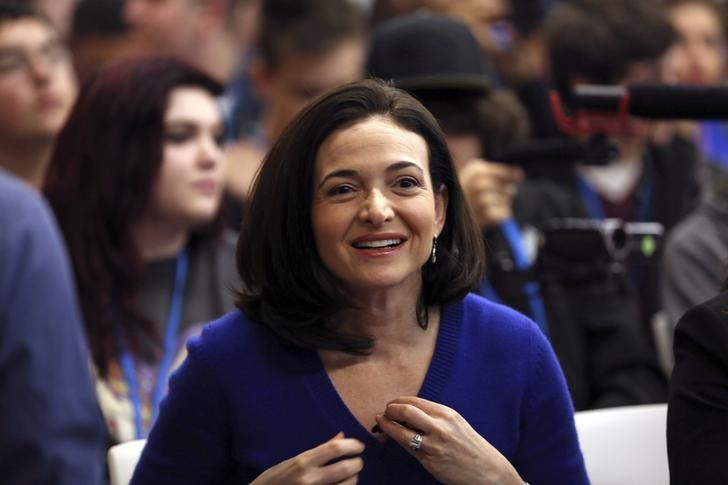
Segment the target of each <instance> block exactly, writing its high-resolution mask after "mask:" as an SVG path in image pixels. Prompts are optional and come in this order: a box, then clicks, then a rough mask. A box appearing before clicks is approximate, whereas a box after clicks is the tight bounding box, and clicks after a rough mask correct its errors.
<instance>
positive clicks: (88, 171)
mask: <svg viewBox="0 0 728 485" xmlns="http://www.w3.org/2000/svg"><path fill="white" fill-rule="evenodd" d="M727 14H728V6H727V5H726V3H725V2H721V1H719V0H609V1H602V0H48V1H45V0H35V1H33V0H27V1H24V2H23V1H7V0H5V1H2V2H0V169H2V170H0V172H1V173H2V175H0V182H1V184H2V185H1V186H0V208H1V211H0V228H2V229H0V232H2V233H3V235H2V236H0V291H2V292H3V293H2V294H0V376H2V377H0V395H2V396H3V398H2V400H1V401H2V404H0V429H2V430H3V431H2V432H0V463H3V462H5V461H6V458H7V457H9V456H14V455H13V453H17V451H15V452H14V451H12V450H13V443H15V444H17V448H16V450H19V449H23V448H22V447H23V446H31V445H28V444H27V443H26V442H25V441H23V440H30V438H28V437H23V436H24V434H25V435H27V436H31V437H32V435H34V434H35V435H39V436H43V438H44V439H43V441H44V444H49V446H51V445H52V442H53V440H54V439H58V440H61V439H63V438H62V436H63V435H64V431H63V429H61V428H63V427H64V426H70V427H73V429H72V430H71V431H70V435H71V438H72V439H73V440H75V442H77V443H80V444H79V445H77V446H74V447H72V448H69V447H66V446H64V445H62V444H61V441H59V442H58V443H59V444H58V445H57V447H58V449H57V450H55V451H54V450H41V449H35V448H32V446H31V448H32V449H33V450H34V451H33V453H36V456H34V457H33V458H31V460H32V461H33V462H34V463H44V464H45V465H47V467H48V469H50V470H51V471H50V472H49V473H50V474H51V475H49V476H62V475H63V474H67V475H68V477H70V480H69V481H67V482H55V481H50V480H48V479H47V478H45V477H44V476H43V475H35V476H32V475H28V476H27V477H26V478H25V481H23V479H21V480H20V481H18V482H17V483H99V480H102V478H101V477H102V475H103V474H104V473H105V471H104V466H105V464H104V463H105V461H104V460H105V457H104V454H103V453H104V451H105V449H106V448H107V447H108V446H109V445H111V444H115V443H119V442H123V441H128V440H132V439H136V438H143V437H145V436H146V434H147V432H148V430H149V428H150V427H151V425H152V423H153V422H154V419H155V416H156V412H157V407H158V405H159V401H160V400H161V398H162V396H163V395H164V393H165V390H166V379H167V376H168V375H169V373H170V372H171V371H172V370H173V369H174V368H176V367H177V366H178V365H179V363H180V362H181V361H182V360H183V359H184V357H185V349H184V343H185V341H186V339H187V338H188V337H189V336H190V335H195V334H197V333H199V331H200V328H201V326H202V325H203V324H204V323H206V322H208V321H210V320H213V319H215V318H217V317H218V316H220V315H222V314H223V313H225V312H227V311H230V310H232V309H233V308H234V306H235V305H234V293H233V290H235V289H236V285H238V281H239V280H238V278H237V275H236V274H235V264H234V258H235V239H236V237H235V235H236V232H237V231H238V229H239V227H240V224H241V221H242V220H244V218H245V217H246V210H247V201H248V200H249V196H250V194H251V191H253V190H255V183H256V182H255V176H256V173H257V172H258V169H259V167H260V165H261V163H262V162H263V160H264V159H265V157H266V154H267V152H268V149H269V148H270V147H271V146H272V144H273V143H274V142H275V141H276V140H277V139H278V138H279V137H280V136H281V134H282V133H284V132H285V130H286V128H287V126H288V125H289V123H290V122H291V121H292V120H294V119H295V118H296V117H297V116H298V115H299V113H300V112H301V111H302V110H304V109H305V107H306V106H307V104H308V103H309V102H310V101H312V100H314V99H316V98H317V97H318V96H319V95H321V94H322V93H324V92H326V91H328V90H330V89H332V88H334V87H337V86H341V85H343V84H346V83H349V82H351V81H356V80H359V79H363V78H365V77H376V78H381V79H384V80H387V81H391V83H393V85H394V86H396V87H398V88H401V89H403V90H405V91H407V92H409V93H410V94H412V95H413V96H415V97H416V98H417V99H418V100H419V101H420V102H421V103H422V104H423V105H424V106H425V107H426V108H427V109H428V110H429V111H430V112H431V113H432V114H433V115H434V116H435V118H436V119H437V120H438V122H439V123H440V127H441V129H442V130H443V132H444V134H445V136H446V140H447V143H448V148H449V150H450V151H451V153H452V155H453V161H454V164H455V168H456V170H457V174H458V179H459V182H460V185H461V186H462V189H463V191H464V194H465V197H466V199H467V202H468V204H469V207H470V210H471V213H472V216H473V217H474V218H475V220H476V221H477V224H478V225H479V227H480V229H481V231H482V236H483V239H484V241H485V247H486V254H485V260H486V265H487V269H486V278H485V279H484V280H483V281H482V282H481V284H480V286H479V287H477V288H473V291H474V292H477V293H479V294H480V295H482V296H484V297H486V298H488V299H490V300H492V301H496V302H499V303H503V304H504V305H507V306H509V307H512V308H514V309H516V310H518V311H520V312H522V313H523V314H525V315H527V316H528V317H530V318H531V319H533V320H534V321H535V322H536V323H537V324H538V325H539V327H540V328H541V330H542V331H543V333H544V334H545V335H546V336H547V337H548V340H549V342H550V344H551V346H552V347H553V349H554V351H555V353H556V355H557V357H558V360H559V363H560V365H561V368H562V370H563V372H564V375H565V377H566V382H567V384H568V388H569V391H570V394H571V398H572V401H573V405H574V407H575V409H576V410H585V409H593V408H600V407H610V406H622V405H633V404H646V403H656V402H666V401H667V399H668V395H669V385H670V376H671V372H672V369H673V365H674V357H673V353H672V335H673V329H674V326H675V325H676V324H677V323H678V321H679V319H680V317H681V316H682V315H683V314H684V313H685V312H686V311H687V310H688V309H690V308H691V307H693V306H695V305H697V304H699V303H701V302H703V301H705V300H708V299H709V298H711V297H713V296H715V295H717V294H718V292H719V291H720V288H721V283H722V282H723V280H724V279H725V276H726V275H725V271H724V269H725V264H726V259H727V258H728V230H726V222H725V221H726V220H728V219H727V218H728V124H726V123H725V122H722V121H720V120H712V119H711V115H710V110H709V109H706V114H705V116H703V117H700V118H702V119H692V120H682V119H675V118H679V116H675V118H671V117H670V116H665V117H661V118H659V119H657V118H655V119H652V118H650V119H648V118H641V117H637V116H631V115H630V114H629V113H628V112H625V111H624V110H621V111H620V108H619V107H617V108H614V109H612V108H598V107H597V108H595V107H594V106H591V105H587V104H585V103H586V102H585V101H584V100H583V99H582V98H580V97H579V96H578V95H577V93H576V90H575V87H576V86H579V85H606V86H612V87H614V86H631V85H635V84H649V85H681V86H685V85H689V86H694V87H695V88H696V89H700V88H704V87H720V86H725V83H726V76H728V58H727V57H726V56H727V55H728V50H727V49H726V48H727V46H728V44H727V40H726V39H727V38H726V35H727V34H728V30H727V29H728V23H727V22H728V20H727V19H728V17H727ZM725 87H726V89H728V86H725ZM625 99H626V98H625ZM6 185H7V187H5V186H6ZM12 237H15V238H16V239H15V240H13V239H12ZM26 259H27V264H26V266H25V269H23V267H21V266H22V264H23V261H25V260H26ZM45 259H48V260H51V259H52V260H54V262H53V263H49V262H47V261H45ZM38 265H42V269H41V268H39V267H38ZM33 271H35V272H39V271H40V274H36V275H35V276H33V275H32V273H33ZM23 274H25V275H26V276H22V275H23ZM32 277H34V278H36V280H32V279H31V278H32ZM26 280H27V281H26ZM21 283H22V284H21ZM59 291H61V292H63V293H62V294H64V295H66V296H64V297H60V296H59V293H58V292H59ZM31 321H33V322H34V323H33V325H30V324H28V323H27V322H31ZM24 332H34V333H28V335H26V336H22V334H23V333H24ZM13 345H16V347H14V348H13V347H12V346H13ZM34 356H41V357H39V359H40V363H34V362H31V360H32V359H33V358H34ZM26 360H27V362H25V361H26ZM24 362H25V363H24ZM89 363H90V366H89ZM26 364H27V365H26ZM46 368H47V369H48V370H46ZM18 369H23V370H22V372H23V375H22V376H21V377H19V378H12V379H11V378H9V377H8V378H6V377H5V376H10V375H11V373H13V372H19V371H18ZM51 369H52V371H51ZM726 378H727V379H728V377H726ZM34 393H48V397H47V400H46V401H45V402H43V403H42V404H40V405H38V406H37V407H34V408H32V409H28V408H27V407H26V406H25V405H24V404H23V403H24V402H26V401H27V399H29V398H28V397H27V396H29V395H32V394H34ZM55 393H57V394H55ZM69 394H70V395H69ZM74 399H75V401H73V400H74ZM29 413H30V414H29ZM67 419H72V420H73V422H72V423H70V424H68V425H66V424H63V423H62V422H63V420H67ZM10 423H12V424H10ZM11 428H12V429H13V431H12V432H6V430H10V429H11ZM6 449H8V450H11V451H7V452H6ZM56 452H57V453H59V454H61V455H63V456H64V457H65V458H63V459H61V458H58V457H56V456H55V455H54V454H53V453H56ZM79 456H81V457H83V459H82V463H79V462H78V461H75V460H78V457H79ZM93 456H96V457H97V459H98V469H96V468H94V467H89V466H88V462H89V460H90V459H89V458H88V457H93ZM8 459H9V458H8ZM91 460H93V458H92V459H91ZM15 463H18V468H20V467H21V466H22V463H21V462H15ZM42 468H43V467H39V468H37V470H42ZM37 473H42V472H40V471H39V472H37ZM12 483H15V482H12Z"/></svg>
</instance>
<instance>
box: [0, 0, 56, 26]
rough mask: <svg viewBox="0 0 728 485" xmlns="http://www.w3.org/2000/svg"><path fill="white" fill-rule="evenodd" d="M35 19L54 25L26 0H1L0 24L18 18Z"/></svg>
mask: <svg viewBox="0 0 728 485" xmlns="http://www.w3.org/2000/svg"><path fill="white" fill-rule="evenodd" d="M23 19H33V20H37V21H39V22H42V23H44V24H46V25H47V26H48V27H49V28H50V27H53V24H52V23H51V21H50V20H49V19H48V17H46V16H45V15H44V14H42V13H41V12H39V11H37V10H35V9H34V8H32V7H31V6H30V5H28V4H27V3H26V2H24V1H20V0H16V1H0V25H2V24H4V23H6V22H14V21H16V20H23Z"/></svg>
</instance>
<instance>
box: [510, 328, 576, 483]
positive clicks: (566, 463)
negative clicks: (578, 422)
mask: <svg viewBox="0 0 728 485" xmlns="http://www.w3.org/2000/svg"><path fill="white" fill-rule="evenodd" d="M531 342H532V345H530V346H529V349H528V350H529V355H530V362H529V364H530V367H531V368H530V369H529V372H528V373H527V375H528V376H530V382H529V383H528V386H527V387H526V392H525V395H524V405H523V415H522V418H521V430H520V439H521V441H522V443H524V444H525V445H524V446H519V448H518V453H517V454H516V456H515V458H514V466H515V467H516V469H517V470H518V471H519V472H520V474H521V476H522V477H523V478H524V479H525V480H526V481H528V482H530V483H537V484H554V485H558V484H563V483H569V484H570V485H579V484H588V483H589V479H588V478H587V476H586V470H585V468H584V460H583V457H582V454H581V450H580V448H579V442H578V439H577V434H576V427H575V425H574V410H573V406H572V403H571V397H570V396H569V391H568V388H567V386H566V381H565V379H564V375H563V373H562V371H561V367H560V366H559V363H558V361H557V359H556V356H555V354H554V352H553V350H552V349H551V345H550V344H549V343H548V341H547V340H546V338H545V337H544V336H543V334H542V333H541V332H540V331H539V330H538V329H537V328H536V326H535V325H533V329H532V331H531Z"/></svg>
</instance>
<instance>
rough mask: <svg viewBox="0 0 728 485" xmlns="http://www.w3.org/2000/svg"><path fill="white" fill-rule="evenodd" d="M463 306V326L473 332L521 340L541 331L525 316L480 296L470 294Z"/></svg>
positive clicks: (463, 301)
mask: <svg viewBox="0 0 728 485" xmlns="http://www.w3.org/2000/svg"><path fill="white" fill-rule="evenodd" d="M461 305H462V309H463V313H462V319H463V325H465V326H467V327H470V328H471V331H477V332H481V333H486V334H488V335H489V336H490V338H493V336H494V335H498V336H500V337H502V338H517V339H521V338H526V337H528V336H529V335H531V334H532V333H533V332H537V331H539V329H538V327H537V326H536V324H535V323H534V322H533V321H532V320H531V319H530V318H528V317H527V316H525V315H524V314H522V313H520V312H518V311H516V310H514V309H512V308H510V307H507V306H505V305H502V304H500V303H495V302H492V301H490V300H488V299H486V298H483V297H482V296H480V295H476V294H474V293H469V294H468V295H466V296H465V298H463V300H462V302H461ZM500 337H499V338H500Z"/></svg>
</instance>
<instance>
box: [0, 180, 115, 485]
mask: <svg viewBox="0 0 728 485" xmlns="http://www.w3.org/2000/svg"><path fill="white" fill-rule="evenodd" d="M0 228H2V229H0V396H2V399H0V430H2V431H0V477H2V478H1V479H0V481H2V483H3V484H5V485H27V484H29V483H43V484H48V485H75V484H80V483H83V484H88V485H101V484H102V483H104V472H105V469H104V466H103V463H104V456H105V451H106V446H105V445H106V432H105V428H104V422H103V419H102V418H101V410H100V409H99V406H98V404H97V402H96V396H95V395H94V390H93V380H92V377H91V372H90V370H89V365H88V360H89V352H88V349H87V346H86V341H85V338H84V335H83V322H82V316H81V312H80V310H79V308H78V301H77V296H76V291H75V290H76V289H75V287H74V285H73V275H72V274H71V267H70V264H69V261H68V255H67V254H66V247H65V245H64V244H63V240H62V237H61V234H60V231H59V230H58V227H57V225H56V221H55V220H54V218H53V215H52V214H51V210H50V209H49V208H48V205H47V204H46V203H45V201H44V200H43V199H42V198H41V197H40V196H39V195H38V194H37V193H36V192H35V191H34V190H33V189H32V188H31V187H30V185H28V184H26V183H23V182H22V181H21V179H16V178H15V177H13V176H12V175H10V173H9V172H5V171H4V170H2V169H0Z"/></svg>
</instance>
